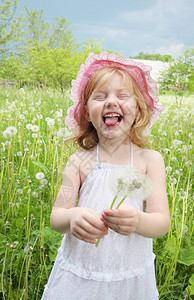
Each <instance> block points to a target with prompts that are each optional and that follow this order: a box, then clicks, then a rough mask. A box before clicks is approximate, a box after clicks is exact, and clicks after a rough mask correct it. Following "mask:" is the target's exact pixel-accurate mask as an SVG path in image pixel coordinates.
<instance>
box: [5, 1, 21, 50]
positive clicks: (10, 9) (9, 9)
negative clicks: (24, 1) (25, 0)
mask: <svg viewBox="0 0 194 300" xmlns="http://www.w3.org/2000/svg"><path fill="white" fill-rule="evenodd" d="M18 1H19V0H7V1H5V0H0V20H1V21H0V54H2V53H4V52H5V51H6V50H7V43H8V42H10V41H11V40H13V39H14V38H15V37H16V36H17V27H18V24H19V22H20V18H18V19H17V20H16V19H14V15H15V12H16V9H17V4H18Z"/></svg>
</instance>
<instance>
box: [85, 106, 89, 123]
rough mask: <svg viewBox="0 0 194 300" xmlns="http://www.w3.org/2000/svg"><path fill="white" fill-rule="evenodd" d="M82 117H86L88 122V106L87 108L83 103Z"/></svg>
mask: <svg viewBox="0 0 194 300" xmlns="http://www.w3.org/2000/svg"><path fill="white" fill-rule="evenodd" d="M84 117H85V118H86V120H87V121H88V122H90V115H89V112H88V108H87V106H86V105H85V107H84Z"/></svg>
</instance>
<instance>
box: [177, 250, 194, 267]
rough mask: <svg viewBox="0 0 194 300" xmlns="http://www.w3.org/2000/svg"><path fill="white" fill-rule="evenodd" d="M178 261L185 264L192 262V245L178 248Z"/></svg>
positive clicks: (193, 255)
mask: <svg viewBox="0 0 194 300" xmlns="http://www.w3.org/2000/svg"><path fill="white" fill-rule="evenodd" d="M178 262H179V263H180V264H183V265H186V266H191V265H192V264H193V263H194V247H189V248H186V249H180V253H179V258H178Z"/></svg>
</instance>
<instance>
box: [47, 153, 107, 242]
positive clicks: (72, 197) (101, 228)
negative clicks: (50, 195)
mask: <svg viewBox="0 0 194 300" xmlns="http://www.w3.org/2000/svg"><path fill="white" fill-rule="evenodd" d="M79 165H80V160H79V159H78V155H77V154H73V155H72V156H71V157H70V159H69V161H68V163H67V165H66V168H65V171H64V175H63V182H62V185H61V188H60V190H59V193H58V195H57V198H56V201H55V203H54V206H53V208H52V212H51V217H50V223H51V226H52V227H53V229H55V230H56V231H58V232H60V233H66V232H68V231H70V232H71V233H72V234H73V235H74V236H76V237H77V238H79V239H81V240H84V241H86V242H89V243H95V242H96V239H98V238H102V237H104V234H106V233H107V228H106V226H105V225H104V223H103V222H102V221H101V219H100V217H99V216H98V214H97V213H96V212H95V211H93V210H92V209H89V208H86V207H76V202H77V197H78V192H79V189H80V184H81V181H80V172H79V168H80V166H79Z"/></svg>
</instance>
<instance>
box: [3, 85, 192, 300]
mask: <svg viewBox="0 0 194 300" xmlns="http://www.w3.org/2000/svg"><path fill="white" fill-rule="evenodd" d="M161 99H162V102H163V103H164V105H165V107H166V110H165V112H164V113H163V114H162V116H161V118H160V120H159V121H158V122H157V123H156V124H155V125H154V127H153V129H152V134H151V136H150V140H151V143H152V146H153V149H155V150H157V151H160V152H161V153H162V155H163V157H164V160H165V164H166V167H167V192H168V197H169V204H170V211H171V228H170V230H169V232H168V234H167V235H166V236H165V237H163V238H161V239H156V240H155V241H154V252H155V254H156V277H157V285H158V289H159V292H160V299H173V300H174V299H191V294H192V293H193V291H192V289H193V283H192V282H193V279H192V278H191V275H192V263H193V256H194V255H193V244H192V230H193V221H192V209H193V202H192V193H193V190H192V175H193V174H192V165H191V159H192V137H193V133H192V101H193V100H194V99H193V98H191V97H190V98H185V99H184V101H183V102H182V104H181V106H180V107H178V106H177V104H176V102H175V100H174V98H173V97H170V96H165V97H161ZM70 103H71V102H70V99H69V92H67V93H66V94H64V95H62V94H61V93H59V92H56V91H55V92H53V91H44V92H43V91H38V90H37V91H26V90H23V89H21V90H20V91H17V90H12V89H4V90H0V122H1V135H0V139H1V145H0V159H1V161H0V188H1V202H0V206H1V209H0V215H1V218H0V226H1V233H0V237H1V240H0V241H1V243H0V263H1V270H0V273H1V275H0V276H1V281H0V282H1V283H0V297H1V298H2V299H6V300H7V299H14V300H15V299H40V298H41V295H42V292H43V288H44V285H45V284H46V282H47V280H48V276H49V273H50V271H51V268H52V266H53V263H54V260H55V257H56V254H57V248H58V247H59V245H60V242H61V239H62V235H61V234H59V233H57V232H55V231H54V230H52V229H51V227H50V223H49V218H50V212H51V208H52V204H53V202H54V200H55V198H56V195H57V192H58V190H59V187H60V185H61V180H62V172H63V170H64V167H65V164H66V161H67V159H68V158H69V156H70V155H71V153H73V152H74V148H73V145H72V144H68V145H65V144H64V143H63V141H64V137H63V136H61V135H62V134H59V129H60V128H65V116H66V111H67V108H68V107H69V105H70ZM47 118H50V119H51V120H50V121H49V120H48V119H47ZM53 120H54V121H53ZM29 124H32V125H33V126H34V125H37V126H38V127H34V128H33V130H37V131H32V130H31V129H27V128H31V126H30V125H29ZM9 126H14V127H15V128H16V129H17V133H16V134H15V135H13V136H11V137H9V138H8V137H7V138H6V137H5V136H7V131H6V132H5V130H6V128H7V127H9ZM26 126H27V127H26ZM60 132H61V131H60ZM39 172H42V173H44V179H46V180H47V181H42V183H41V179H37V178H36V174H37V173H39ZM43 182H44V184H43ZM189 280H190V281H189Z"/></svg>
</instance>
